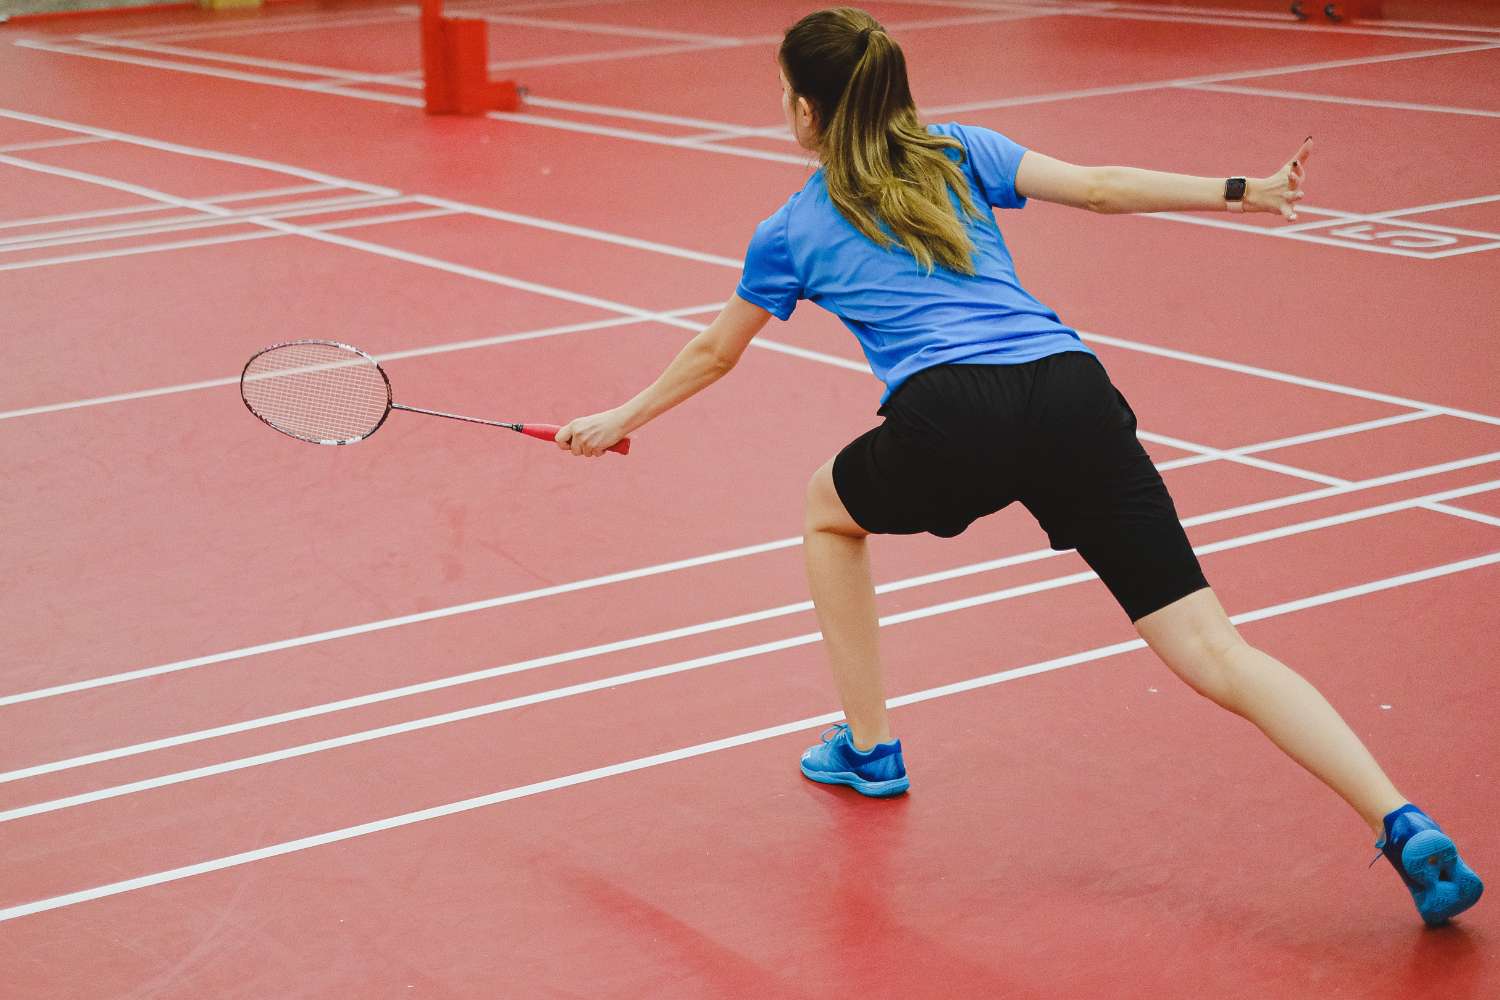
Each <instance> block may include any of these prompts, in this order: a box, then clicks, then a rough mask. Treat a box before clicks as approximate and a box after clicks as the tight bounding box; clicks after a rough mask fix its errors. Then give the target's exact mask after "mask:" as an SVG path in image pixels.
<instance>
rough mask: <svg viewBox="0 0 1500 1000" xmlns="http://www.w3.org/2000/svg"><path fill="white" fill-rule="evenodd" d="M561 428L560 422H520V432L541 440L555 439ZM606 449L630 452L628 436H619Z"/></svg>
mask: <svg viewBox="0 0 1500 1000" xmlns="http://www.w3.org/2000/svg"><path fill="white" fill-rule="evenodd" d="M560 430H562V424H522V425H521V433H522V434H525V435H526V436H527V437H534V438H540V439H541V440H543V441H555V440H557V432H558V431H560ZM606 450H608V451H613V452H616V453H617V454H620V455H629V454H630V438H621V439H620V440H619V442H618V443H616V444H614V445H611V446H610V447H609V448H608V449H606Z"/></svg>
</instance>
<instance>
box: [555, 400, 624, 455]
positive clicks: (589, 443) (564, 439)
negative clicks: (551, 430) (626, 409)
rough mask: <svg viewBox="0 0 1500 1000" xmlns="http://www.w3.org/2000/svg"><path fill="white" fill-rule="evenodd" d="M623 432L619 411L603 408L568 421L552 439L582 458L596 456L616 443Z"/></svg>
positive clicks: (559, 445)
mask: <svg viewBox="0 0 1500 1000" xmlns="http://www.w3.org/2000/svg"><path fill="white" fill-rule="evenodd" d="M625 434H626V430H625V421H624V420H623V419H622V418H621V416H620V413H619V411H618V410H605V411H604V412H603V413H595V414H593V415H591V416H587V417H579V418H578V419H577V420H573V421H571V422H569V423H568V424H567V425H566V426H564V427H563V428H562V429H561V430H559V431H558V432H557V436H556V437H555V438H554V439H553V440H555V441H556V442H557V446H558V447H559V448H561V449H562V450H563V451H571V452H572V453H573V454H575V455H578V456H580V457H584V458H598V457H599V456H600V455H602V454H604V453H605V452H606V451H608V450H609V449H610V448H612V447H613V446H614V445H616V444H618V443H619V442H620V439H621V438H623V437H624V436H625Z"/></svg>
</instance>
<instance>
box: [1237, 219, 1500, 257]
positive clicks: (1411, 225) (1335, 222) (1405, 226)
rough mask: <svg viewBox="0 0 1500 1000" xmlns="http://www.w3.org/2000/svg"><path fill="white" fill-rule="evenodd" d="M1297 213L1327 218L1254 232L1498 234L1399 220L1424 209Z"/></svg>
mask: <svg viewBox="0 0 1500 1000" xmlns="http://www.w3.org/2000/svg"><path fill="white" fill-rule="evenodd" d="M1297 211H1299V212H1306V213H1307V214H1309V215H1323V216H1328V218H1325V219H1322V220H1320V221H1318V222H1298V223H1296V224H1294V225H1290V226H1276V227H1275V228H1274V229H1271V230H1264V229H1262V228H1260V227H1254V228H1255V231H1256V232H1267V231H1269V232H1275V233H1283V234H1285V233H1303V232H1307V231H1309V230H1314V229H1332V228H1333V227H1335V226H1347V225H1352V224H1355V223H1361V222H1389V223H1393V225H1392V226H1391V228H1392V229H1401V230H1413V229H1415V230H1420V231H1421V232H1423V233H1441V234H1443V235H1450V236H1472V237H1474V238H1476V239H1481V240H1500V233H1491V232H1486V231H1484V230H1482V229H1460V228H1458V227H1457V226H1442V225H1438V224H1436V223H1432V222H1417V221H1414V220H1410V219H1406V218H1403V217H1402V216H1403V214H1404V213H1407V212H1411V213H1412V214H1418V213H1420V212H1422V211H1424V209H1400V210H1398V211H1393V212H1372V213H1369V214H1367V215H1359V214H1356V213H1354V212H1340V211H1337V210H1335V209H1328V208H1311V207H1307V208H1298V209H1297ZM1333 235H1334V236H1336V237H1338V238H1339V239H1356V237H1351V236H1343V235H1340V234H1338V233H1334V234H1333ZM1351 249H1353V248H1351ZM1458 249H1459V250H1462V251H1465V252H1467V251H1468V250H1470V249H1472V248H1471V247H1459V248H1458ZM1423 253H1424V254H1425V255H1426V258H1427V259H1428V260H1431V259H1433V253H1432V251H1431V250H1427V251H1423Z"/></svg>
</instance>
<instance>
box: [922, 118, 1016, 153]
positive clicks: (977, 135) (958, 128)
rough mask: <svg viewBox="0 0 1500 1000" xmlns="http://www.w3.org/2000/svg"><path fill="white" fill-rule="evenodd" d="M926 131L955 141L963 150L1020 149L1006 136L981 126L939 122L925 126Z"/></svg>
mask: <svg viewBox="0 0 1500 1000" xmlns="http://www.w3.org/2000/svg"><path fill="white" fill-rule="evenodd" d="M927 131H929V132H932V133H934V134H935V135H942V136H947V137H948V138H950V139H957V140H958V141H959V142H960V143H962V144H963V147H964V149H965V150H981V151H996V150H1006V151H1010V150H1015V149H1022V148H1023V147H1022V146H1021V144H1020V143H1018V142H1016V141H1015V140H1014V139H1012V138H1011V137H1010V136H1008V135H1004V134H1003V133H1000V132H996V131H995V130H994V129H992V128H985V127H984V126H983V125H965V124H963V123H961V122H941V123H934V124H932V125H928V126H927Z"/></svg>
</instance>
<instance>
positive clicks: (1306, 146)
mask: <svg viewBox="0 0 1500 1000" xmlns="http://www.w3.org/2000/svg"><path fill="white" fill-rule="evenodd" d="M1312 151H1313V137H1312V136H1308V137H1307V138H1306V139H1304V140H1302V148H1301V149H1299V150H1297V155H1296V156H1294V157H1292V160H1293V162H1295V163H1297V164H1299V165H1305V164H1306V163H1307V158H1308V157H1310V156H1312Z"/></svg>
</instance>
